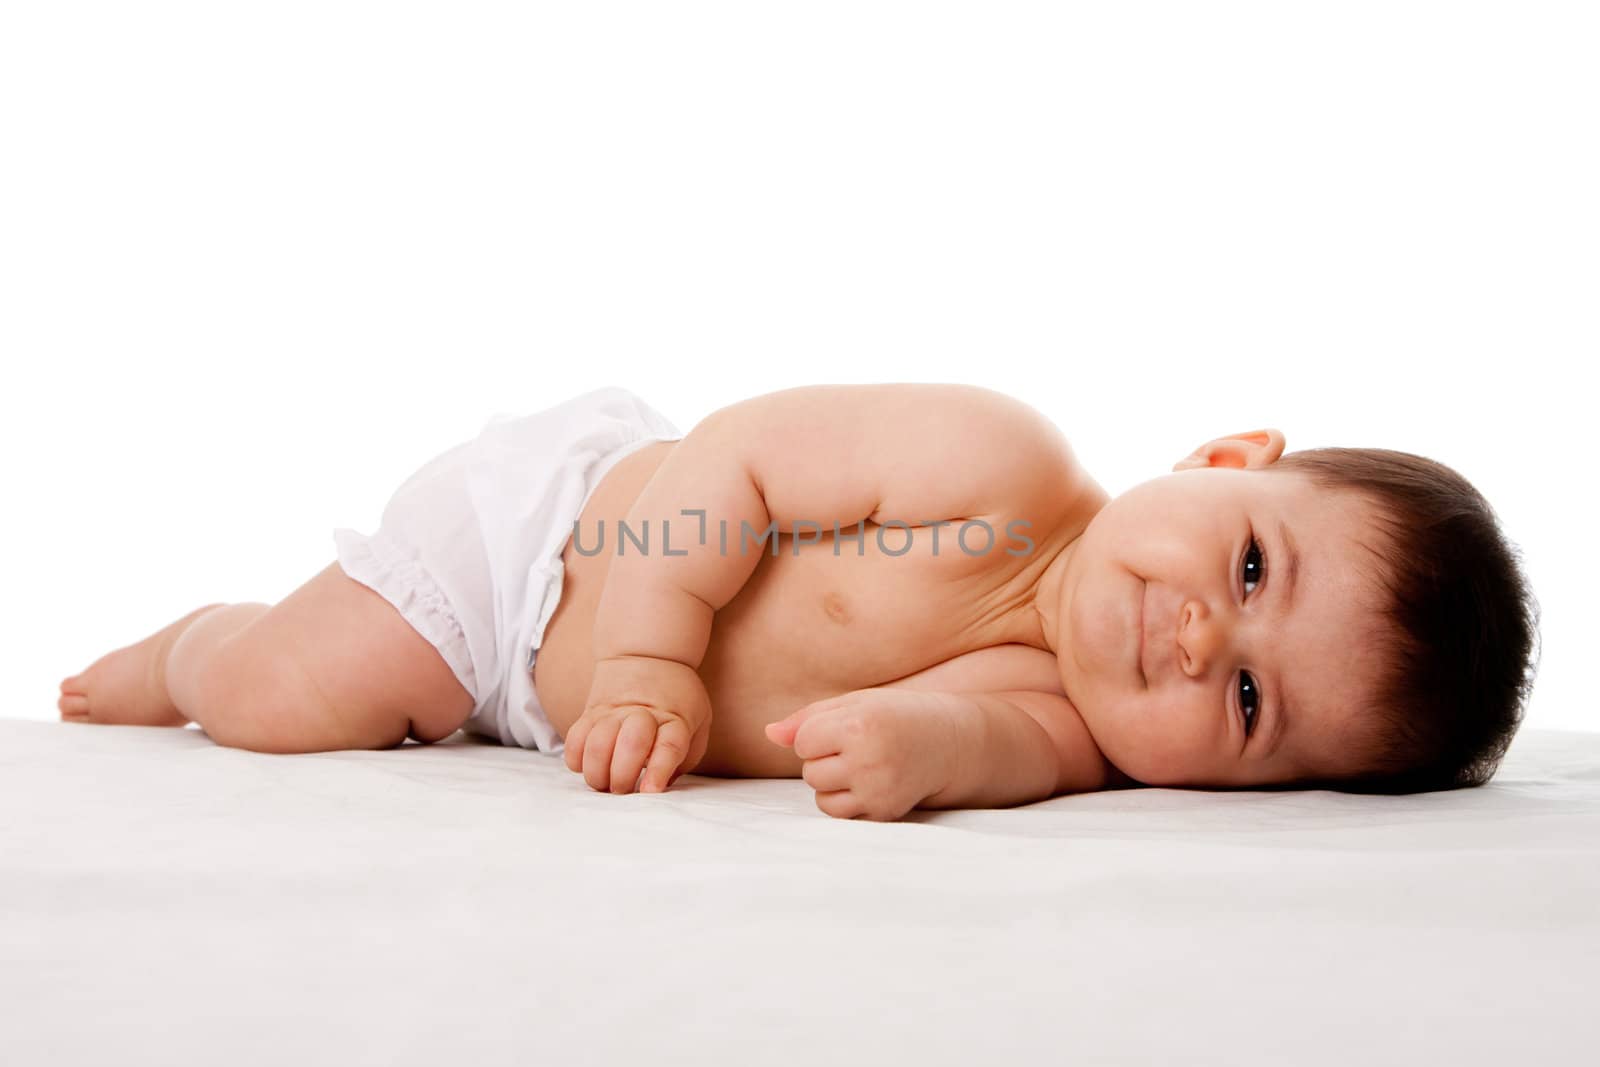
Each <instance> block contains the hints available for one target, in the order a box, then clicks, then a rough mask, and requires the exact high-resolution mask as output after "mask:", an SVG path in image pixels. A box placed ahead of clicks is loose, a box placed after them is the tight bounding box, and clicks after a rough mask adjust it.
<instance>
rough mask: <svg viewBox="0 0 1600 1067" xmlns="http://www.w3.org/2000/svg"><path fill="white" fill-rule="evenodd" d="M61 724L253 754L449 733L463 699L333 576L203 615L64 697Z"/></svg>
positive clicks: (438, 664)
mask: <svg viewBox="0 0 1600 1067" xmlns="http://www.w3.org/2000/svg"><path fill="white" fill-rule="evenodd" d="M61 690H62V696H61V700H60V701H59V705H60V708H61V714H62V718H63V719H67V720H77V721H87V722H112V723H130V722H138V723H145V724H149V725H181V724H182V723H184V722H186V721H194V722H197V723H199V724H200V725H201V727H202V728H204V730H205V732H206V733H207V734H208V735H209V736H210V737H211V738H212V740H214V741H216V742H218V743H219V744H223V745H228V746H231V747H234V748H247V749H253V750H255V751H257V752H327V751H332V750H335V749H358V748H393V747H394V746H396V745H399V744H400V743H402V742H403V741H404V740H405V739H406V737H407V736H408V735H409V736H411V737H414V738H416V739H417V740H419V741H424V742H431V741H437V740H440V739H441V738H444V737H448V736H449V735H450V734H452V733H454V732H455V731H456V730H457V729H458V728H459V727H460V726H461V724H462V723H464V722H465V721H466V719H467V716H468V715H469V714H471V712H472V704H473V700H472V696H471V694H470V693H468V692H467V690H466V689H465V688H463V687H462V685H461V683H460V682H458V681H457V680H456V677H455V674H454V673H453V672H452V671H451V670H450V667H449V665H448V664H446V663H445V661H444V659H443V658H442V657H441V656H440V655H439V653H438V652H437V651H436V650H435V649H434V647H433V646H432V645H430V644H429V643H428V642H427V641H426V640H425V639H424V638H423V637H422V635H421V634H419V633H417V632H416V630H414V629H412V627H411V625H410V624H409V623H407V622H406V621H405V619H403V618H402V617H401V616H400V613H399V612H398V611H396V610H395V609H394V607H393V606H392V605H390V603H389V602H388V601H387V600H385V599H383V597H381V596H379V595H378V594H377V593H375V592H373V591H372V590H371V589H369V588H367V587H366V586H364V585H362V584H361V583H360V582H357V581H354V580H353V579H351V578H350V577H349V576H348V575H346V574H345V573H344V571H343V569H342V568H340V566H339V565H338V564H337V563H334V564H330V565H329V566H328V567H327V568H326V569H324V570H323V571H321V572H320V573H319V574H317V575H316V576H315V577H313V578H312V579H311V580H310V581H308V582H306V583H305V584H304V585H302V586H301V587H300V588H299V589H296V590H295V591H294V592H292V593H290V594H289V596H287V597H285V598H284V599H283V600H282V601H280V602H279V603H278V604H277V605H275V606H269V605H267V604H213V605H210V606H208V607H205V608H201V609H200V610H198V611H196V612H193V613H191V614H190V615H187V616H185V617H184V618H182V619H179V620H178V621H177V622H176V623H173V624H172V625H171V626H169V627H167V628H166V629H164V630H161V631H159V632H158V633H156V634H153V635H151V636H150V637H148V638H146V639H145V640H144V641H142V642H140V643H139V644H137V645H133V646H130V647H129V648H124V649H119V650H117V651H115V652H112V653H110V654H109V655H107V656H103V657H101V659H99V660H97V661H96V662H95V664H94V665H93V666H91V667H90V668H89V669H88V670H86V671H84V672H83V673H82V674H79V675H74V676H73V677H71V678H68V679H66V680H65V681H63V682H62V683H61Z"/></svg>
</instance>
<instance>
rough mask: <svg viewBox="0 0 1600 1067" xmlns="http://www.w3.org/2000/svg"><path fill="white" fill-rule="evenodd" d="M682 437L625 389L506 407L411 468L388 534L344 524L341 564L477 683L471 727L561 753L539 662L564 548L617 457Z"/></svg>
mask: <svg viewBox="0 0 1600 1067" xmlns="http://www.w3.org/2000/svg"><path fill="white" fill-rule="evenodd" d="M682 437H683V434H682V433H681V432H680V431H679V430H678V429H677V427H675V426H674V425H673V424H672V423H671V422H670V421H668V420H667V418H666V417H665V416H664V415H662V414H661V413H660V412H658V411H656V410H655V409H654V408H652V407H650V405H648V404H646V403H645V402H644V401H643V400H641V399H640V398H639V397H638V396H636V395H634V394H633V393H631V392H629V391H628V390H626V389H622V388H618V387H615V386H609V387H606V388H603V389H595V390H592V391H590V392H587V393H584V394H582V395H580V396H576V397H574V398H572V399H571V400H568V401H566V402H564V403H561V404H557V405H555V406H554V407H550V408H546V409H544V410H543V411H537V412H535V413H533V414H531V415H522V416H516V415H504V414H501V415H495V416H494V417H493V418H491V419H490V420H489V421H488V422H487V423H486V424H485V425H484V427H483V430H482V431H481V432H480V433H479V434H478V436H477V437H475V438H473V439H472V440H470V441H467V442H465V443H463V444H460V445H457V446H456V447H454V448H452V449H450V450H449V451H447V452H444V453H442V454H441V455H439V456H436V457H435V458H434V459H432V460H429V461H428V462H427V463H426V464H424V465H423V466H422V467H421V468H420V469H418V470H417V472H416V473H415V474H413V475H411V477H409V478H408V479H406V481H405V482H404V483H403V484H402V485H401V486H400V488H399V489H397V490H395V492H394V495H393V496H392V497H391V498H390V500H389V502H388V504H386V505H385V506H384V510H383V519H382V522H381V524H380V525H379V527H378V532H377V533H375V534H373V535H371V536H370V537H367V536H363V535H362V534H359V533H357V532H356V531H354V530H346V529H337V530H334V532H333V539H334V544H335V545H336V546H337V548H338V559H339V565H340V566H341V567H342V568H344V572H345V573H346V574H348V575H349V576H350V577H351V578H354V579H355V580H356V581H358V582H360V583H361V584H362V585H365V586H368V587H370V588H371V589H373V590H374V591H376V592H377V593H378V594H379V595H380V596H382V597H383V598H384V599H385V600H387V601H388V602H389V603H391V604H393V605H394V606H395V608H396V609H397V610H398V611H399V612H400V614H401V615H402V616H403V617H404V618H405V620H406V621H407V622H408V623H410V624H411V626H412V627H413V628H414V629H415V630H416V631H417V632H418V633H420V634H421V635H422V636H423V637H424V638H426V639H427V640H428V642H429V643H430V644H431V645H433V647H434V648H436V649H438V650H439V654H440V655H441V656H443V657H444V661H445V662H446V663H448V664H449V665H450V669H451V671H453V672H454V673H455V676H456V678H457V679H458V680H459V681H460V682H461V684H462V686H464V687H465V688H466V690H467V692H469V693H471V694H472V700H473V707H472V715H471V717H470V718H468V719H467V721H466V723H465V725H464V729H467V730H470V731H472V732H473V733H476V734H482V735H484V736H485V737H492V738H495V739H496V740H498V741H499V742H500V743H501V744H503V745H519V746H521V747H523V748H531V749H535V750H537V751H540V752H544V753H547V754H549V755H552V756H556V755H560V754H561V752H562V750H563V749H564V748H565V745H564V744H563V741H562V739H561V737H560V736H559V735H557V733H556V731H555V727H554V726H552V725H551V724H550V719H549V717H548V716H546V715H545V712H544V709H543V708H542V707H540V706H539V698H538V697H537V696H536V695H535V694H534V691H533V664H534V660H535V658H536V656H537V653H538V650H539V644H540V642H541V641H542V640H543V639H544V631H545V627H546V625H548V624H549V622H550V616H551V615H553V614H554V613H555V610H556V604H557V603H558V602H559V601H560V599H561V585H562V579H563V577H564V570H563V566H562V562H561V553H562V550H563V549H564V548H565V547H566V543H567V540H568V538H570V537H571V535H572V524H573V523H574V522H575V521H576V520H577V518H578V517H579V515H581V514H582V512H583V506H584V505H585V504H586V503H588V501H589V496H590V494H591V493H593V492H594V490H595V487H596V486H598V485H599V484H600V479H601V478H603V477H604V476H605V474H606V472H607V471H609V470H610V469H611V468H612V466H613V465H614V464H616V462H617V461H618V460H620V459H622V458H623V457H624V456H626V455H628V454H629V453H631V452H634V451H636V450H638V449H640V448H643V447H644V446H645V445H647V444H650V443H651V442H652V441H675V440H678V439H680V438H682Z"/></svg>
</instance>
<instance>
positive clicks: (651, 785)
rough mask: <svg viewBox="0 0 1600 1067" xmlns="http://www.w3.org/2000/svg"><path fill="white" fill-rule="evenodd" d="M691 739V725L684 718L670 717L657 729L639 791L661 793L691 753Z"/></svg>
mask: <svg viewBox="0 0 1600 1067" xmlns="http://www.w3.org/2000/svg"><path fill="white" fill-rule="evenodd" d="M689 740H690V737H689V727H688V724H686V723H685V722H684V721H683V720H682V719H669V720H667V721H666V722H665V723H663V724H662V725H661V726H660V727H659V728H658V729H657V730H656V743H655V747H654V748H652V749H651V750H650V763H649V765H648V766H646V767H645V769H644V781H643V782H642V783H641V784H640V786H639V792H641V793H661V792H664V791H665V790H666V788H667V786H669V785H671V784H672V781H673V777H674V776H673V773H672V772H673V771H675V770H677V769H678V767H679V766H681V765H682V764H683V759H684V757H685V756H687V755H688V754H689ZM629 781H630V782H631V781H632V779H629Z"/></svg>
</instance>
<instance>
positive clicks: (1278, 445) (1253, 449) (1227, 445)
mask: <svg viewBox="0 0 1600 1067" xmlns="http://www.w3.org/2000/svg"><path fill="white" fill-rule="evenodd" d="M1284 444H1285V439H1284V436H1283V433H1282V431H1280V430H1274V429H1270V428H1269V429H1265V430H1250V431H1247V432H1245V433H1235V434H1229V435H1227V436H1226V437H1218V438H1215V439H1213V440H1210V441H1207V442H1206V443H1205V444H1203V445H1201V446H1200V447H1199V448H1197V449H1195V450H1194V451H1193V452H1190V453H1189V454H1188V455H1187V456H1185V457H1183V458H1182V459H1180V460H1179V461H1178V462H1177V463H1174V464H1173V465H1172V470H1173V472H1174V473H1176V472H1178V471H1187V470H1198V469H1200V468H1202V467H1233V468H1236V469H1237V468H1245V467H1267V466H1271V465H1272V464H1274V463H1276V462H1277V461H1278V457H1279V456H1281V455H1283V446H1284Z"/></svg>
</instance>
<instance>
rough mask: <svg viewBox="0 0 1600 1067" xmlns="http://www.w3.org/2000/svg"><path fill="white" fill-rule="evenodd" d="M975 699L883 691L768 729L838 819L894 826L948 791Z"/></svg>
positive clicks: (811, 709)
mask: <svg viewBox="0 0 1600 1067" xmlns="http://www.w3.org/2000/svg"><path fill="white" fill-rule="evenodd" d="M974 710H975V709H974V707H973V704H972V702H971V700H969V699H967V698H965V697H963V696H961V695H960V694H954V693H931V692H924V691H918V690H910V689H896V688H893V687H884V686H880V687H877V688H873V689H856V690H853V691H851V692H848V693H841V694H840V695H838V696H836V697H830V698H828V699H826V700H818V701H816V702H814V703H811V704H807V705H806V706H805V707H803V708H800V709H798V710H796V711H794V712H792V713H790V714H789V715H786V716H784V717H783V718H781V719H779V720H778V721H777V722H774V723H769V724H768V725H767V740H769V741H771V742H772V743H773V744H776V745H782V746H783V747H785V748H792V749H793V750H794V754H795V755H796V756H799V757H800V759H801V760H802V761H804V764H803V768H802V770H801V773H800V777H802V778H804V779H805V780H806V784H807V785H809V786H811V788H812V789H814V790H816V794H817V807H818V808H820V809H822V811H823V812H824V813H826V814H828V815H832V816H833V817H834V818H836V819H859V818H866V819H869V820H872V821H875V822H893V821H894V820H896V819H899V818H901V817H902V816H904V815H905V814H906V813H907V812H909V811H911V809H913V808H915V807H916V806H917V805H918V804H920V803H922V802H923V801H924V800H926V799H928V798H929V797H930V796H933V795H934V794H936V793H938V792H940V791H941V790H943V789H944V788H945V787H946V786H948V785H949V784H950V783H951V782H952V781H953V780H954V779H955V776H956V774H957V773H958V766H959V765H960V761H961V760H962V759H964V758H966V757H965V754H964V750H965V749H967V748H969V747H970V743H971V740H972V738H971V733H972V730H973V729H974V728H975V726H974V724H975V722H976V721H977V719H976V716H975V715H974V714H973V712H974Z"/></svg>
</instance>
